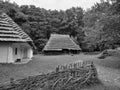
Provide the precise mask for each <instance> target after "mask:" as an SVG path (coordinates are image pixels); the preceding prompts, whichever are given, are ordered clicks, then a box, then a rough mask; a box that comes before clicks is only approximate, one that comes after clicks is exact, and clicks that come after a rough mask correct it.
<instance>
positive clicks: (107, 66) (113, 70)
mask: <svg viewBox="0 0 120 90" xmlns="http://www.w3.org/2000/svg"><path fill="white" fill-rule="evenodd" d="M97 56H98V55H84V54H80V55H73V56H72V55H57V56H43V55H35V56H34V58H33V60H32V61H30V62H28V63H27V64H21V65H20V64H0V83H6V82H8V81H9V80H10V78H14V79H20V78H25V77H27V76H33V75H39V74H41V73H47V72H50V71H52V70H53V69H55V67H56V66H57V65H61V64H66V63H71V62H75V61H80V60H91V61H93V62H94V64H95V66H96V68H97V71H98V75H99V78H100V80H101V81H102V82H103V84H104V85H105V86H104V88H103V86H97V87H96V88H94V89H91V90H99V89H100V88H101V89H100V90H113V89H114V90H120V81H119V79H120V57H108V58H106V59H98V58H97ZM105 87H106V89H105ZM102 88H103V89H102ZM85 90H89V89H85Z"/></svg>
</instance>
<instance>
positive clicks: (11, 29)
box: [0, 13, 32, 42]
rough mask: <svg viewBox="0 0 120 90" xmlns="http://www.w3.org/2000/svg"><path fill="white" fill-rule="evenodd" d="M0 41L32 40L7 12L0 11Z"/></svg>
mask: <svg viewBox="0 0 120 90" xmlns="http://www.w3.org/2000/svg"><path fill="white" fill-rule="evenodd" d="M0 41H9V42H11V41H13V42H32V39H31V38H30V37H29V36H28V35H27V34H26V33H25V32H24V31H23V30H22V29H21V28H20V27H19V26H18V25H17V24H16V23H15V22H14V21H13V20H12V19H11V18H10V17H9V16H8V15H7V14H5V13H1V14H0Z"/></svg>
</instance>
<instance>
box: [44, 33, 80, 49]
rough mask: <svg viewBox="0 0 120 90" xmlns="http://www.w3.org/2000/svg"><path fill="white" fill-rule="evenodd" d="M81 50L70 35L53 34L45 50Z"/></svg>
mask: <svg viewBox="0 0 120 90" xmlns="http://www.w3.org/2000/svg"><path fill="white" fill-rule="evenodd" d="M63 49H68V50H81V49H80V47H79V46H78V45H77V44H76V43H75V42H74V41H73V40H72V39H71V38H70V36H69V35H60V34H52V35H51V37H50V39H49V41H48V42H47V44H46V46H45V47H44V49H43V51H54V50H56V51H61V50H63Z"/></svg>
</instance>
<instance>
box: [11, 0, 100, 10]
mask: <svg viewBox="0 0 120 90" xmlns="http://www.w3.org/2000/svg"><path fill="white" fill-rule="evenodd" d="M10 1H11V2H13V1H14V2H16V3H17V4H18V5H35V6H37V7H41V8H45V9H52V10H54V9H57V10H59V9H62V10H65V9H68V8H71V7H73V6H75V7H76V6H80V7H82V8H84V9H87V8H90V7H91V6H92V5H94V3H96V2H100V0H10Z"/></svg>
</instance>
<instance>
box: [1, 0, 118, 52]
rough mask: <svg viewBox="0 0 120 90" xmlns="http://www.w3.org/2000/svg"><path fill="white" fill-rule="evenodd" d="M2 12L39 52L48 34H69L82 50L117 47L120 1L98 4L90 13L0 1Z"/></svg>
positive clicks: (76, 9) (72, 9)
mask: <svg viewBox="0 0 120 90" xmlns="http://www.w3.org/2000/svg"><path fill="white" fill-rule="evenodd" d="M0 10H1V11H3V12H6V13H7V14H8V15H9V16H10V17H11V18H12V19H13V20H14V21H15V22H16V23H17V24H18V25H20V26H21V28H22V29H23V30H24V31H25V32H26V33H27V34H28V35H29V36H30V37H31V38H32V39H33V41H34V43H35V45H36V47H37V50H38V51H41V50H42V49H43V47H44V46H45V44H46V42H47V41H48V39H49V37H50V34H51V33H59V34H69V35H70V36H72V37H74V40H75V41H76V42H77V44H79V45H80V47H81V48H82V49H83V50H87V51H101V50H104V49H106V48H115V47H116V46H119V45H120V1H119V0H107V1H104V0H101V2H100V3H96V4H95V5H94V6H92V7H91V9H89V10H87V11H84V10H83V9H82V8H81V7H72V8H70V9H67V10H65V11H63V10H59V11H58V10H46V9H44V8H39V7H36V6H34V5H22V6H18V5H17V4H16V3H10V2H9V1H2V0H0Z"/></svg>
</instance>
